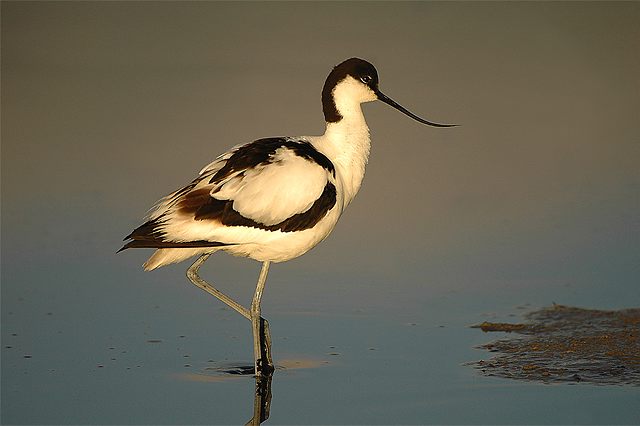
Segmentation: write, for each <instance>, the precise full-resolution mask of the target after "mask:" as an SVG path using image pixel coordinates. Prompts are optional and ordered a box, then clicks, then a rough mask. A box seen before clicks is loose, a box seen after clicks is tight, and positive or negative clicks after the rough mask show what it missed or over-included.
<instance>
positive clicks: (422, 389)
mask: <svg viewBox="0 0 640 426" xmlns="http://www.w3.org/2000/svg"><path fill="white" fill-rule="evenodd" d="M1 7H2V26H1V27H2V109H1V110H2V267H1V274H2V282H1V291H2V294H1V308H2V309H1V313H0V315H1V317H0V320H1V328H2V330H1V331H2V333H1V339H2V341H1V348H0V355H1V356H2V360H1V362H2V364H1V380H2V389H1V390H2V392H1V398H2V404H1V407H0V408H1V416H2V417H1V422H2V423H3V424H39V423H40V424H242V423H244V422H246V421H248V420H249V419H250V418H251V417H252V415H253V405H254V387H255V382H254V380H253V379H252V378H251V377H237V376H229V375H226V376H225V375H220V374H219V373H217V372H216V371H217V370H216V369H218V368H226V367H229V366H237V365H242V364H245V363H249V362H251V334H250V327H249V324H248V322H247V321H246V320H244V319H243V318H241V317H240V316H239V315H238V314H236V313H234V312H231V311H229V310H225V309H223V307H222V305H221V304H220V303H219V302H218V301H216V300H215V299H213V298H212V297H210V296H208V295H207V294H205V293H203V292H202V291H201V290H199V289H197V288H195V287H194V286H193V285H191V284H189V283H188V281H187V279H186V277H185V276H184V273H185V270H186V268H187V265H186V264H180V265H176V266H171V267H167V268H162V269H161V270H159V271H155V272H153V273H144V272H142V270H141V268H140V265H141V264H142V262H143V261H144V260H145V258H146V257H147V256H148V255H149V254H150V253H149V252H145V251H127V252H124V253H120V254H118V255H116V254H115V251H116V250H117V249H118V248H119V247H120V246H121V239H122V237H124V236H125V235H126V234H128V233H129V232H130V231H131V229H133V228H134V227H135V226H137V225H138V224H139V223H140V220H141V218H142V216H143V215H144V212H145V211H146V209H148V208H149V207H150V206H151V205H152V203H153V202H154V201H155V200H156V199H158V198H160V197H161V196H163V195H165V194H166V193H168V192H170V191H172V190H174V189H176V188H177V187H178V186H180V185H182V184H185V183H187V182H188V181H190V180H191V179H192V178H193V177H194V174H195V173H196V172H197V171H198V170H200V168H201V167H202V166H203V165H205V164H207V163H208V162H209V161H211V160H212V159H213V158H214V157H215V156H217V155H218V154H219V153H221V152H223V151H224V150H226V149H227V148H229V147H230V146H232V145H234V144H237V143H241V142H248V141H251V140H254V139H257V138H259V137H267V136H278V135H300V134H320V133H321V132H322V130H323V123H322V115H321V110H320V99H319V96H320V90H321V87H322V82H323V81H324V78H325V77H326V75H327V73H328V72H329V70H330V68H331V67H332V66H333V65H334V64H336V63H338V62H340V61H342V60H344V59H345V58H348V57H352V56H360V57H363V58H365V59H368V60H370V61H371V62H372V63H374V64H375V65H376V67H377V68H378V71H379V74H380V79H381V89H382V90H383V91H384V92H385V93H387V94H388V95H389V96H391V97H393V98H394V99H396V100H397V101H398V102H400V103H402V104H403V105H404V106H406V107H407V108H409V109H411V110H412V111H414V112H416V113H417V114H420V115H423V116H425V117H427V118H429V119H432V120H434V121H440V122H455V123H460V124H462V126H461V127H458V128H455V129H446V130H443V129H432V128H427V127H424V126H420V125H419V124H417V123H414V122H412V121H411V120H410V119H408V118H407V117H404V116H403V115H402V114H399V113H397V112H396V111H393V110H392V109H390V108H388V107H387V106H385V105H382V104H380V105H378V104H371V105H367V106H365V108H364V110H365V115H366V117H367V120H368V122H369V125H370V127H371V132H372V141H373V143H372V155H371V160H370V163H369V166H368V169H367V174H366V176H365V180H364V184H363V187H362V190H361V192H360V194H359V195H358V197H357V198H356V199H355V201H354V202H353V204H352V205H351V206H350V207H349V209H348V210H347V212H346V214H345V215H344V216H343V218H341V221H340V223H339V224H338V227H337V228H336V230H335V232H334V233H333V234H332V235H331V236H330V237H329V238H328V239H327V240H326V241H325V242H323V243H322V244H321V245H319V246H318V247H317V248H316V249H314V250H313V251H312V252H310V253H309V254H307V255H305V256H303V257H302V258H300V259H296V260H294V261H291V262H288V263H286V264H281V265H280V264H279V265H274V266H273V267H272V269H271V272H270V276H269V279H268V282H267V287H266V292H265V296H264V299H263V312H264V316H265V317H266V318H267V319H269V321H270V324H271V330H272V335H273V352H274V361H275V362H276V364H277V365H278V366H280V368H279V369H278V370H277V371H276V373H275V375H274V377H273V382H272V402H271V412H270V418H269V420H268V424H301V423H302V424H312V423H316V424H416V423H422V424H424V423H440V424H442V423H446V424H454V423H469V424H480V423H485V424H532V423H533V424H616V423H619V424H638V423H640V389H639V388H638V387H632V386H594V385H589V384H585V383H579V384H575V385H570V384H553V385H545V384H540V383H533V382H524V381H513V380H508V379H502V378H495V377H484V376H482V375H480V374H479V373H478V372H477V371H476V370H474V368H473V367H471V366H469V365H467V363H469V362H472V361H477V360H479V359H487V358H488V357H489V356H490V354H489V353H487V351H485V350H483V349H476V348H477V347H479V346H480V345H482V344H485V343H488V342H490V341H492V340H494V339H495V338H496V337H495V336H494V335H488V334H484V333H482V332H480V331H479V330H477V329H472V328H469V326H470V325H472V324H477V323H481V322H483V321H491V322H501V321H502V322H519V321H522V317H521V315H523V314H524V313H526V312H528V311H529V310H534V309H537V308H540V307H545V306H550V305H551V304H552V303H554V302H555V303H560V304H564V305H568V306H578V307H585V308H595V309H622V308H634V307H636V308H637V307H638V306H640V286H639V285H638V283H640V267H639V265H640V258H639V257H638V253H640V249H639V244H638V242H639V241H640V223H639V222H638V211H639V207H640V198H639V196H638V194H640V172H639V169H638V167H637V165H638V161H639V160H640V145H639V144H638V140H639V135H640V127H639V125H638V120H637V112H638V111H639V110H640V98H638V96H637V94H638V93H639V91H640V87H639V86H638V85H639V84H640V83H639V81H638V78H637V76H638V75H640V48H638V40H640V32H639V31H640V30H639V29H638V25H637V22H638V19H640V3H634V2H626V3H622V2H621V3H595V2H590V3H573V2H572V3H544V2H543V3H461V2H451V3H436V2H409V3H402V4H398V3H393V4H391V3H384V2H375V3H360V2H358V3H300V4H292V3H270V4H268V5H264V4H261V3H249V2H246V3H244V2H243V3H218V2H194V3H188V4H184V3H178V2H140V3H118V2H40V3H38V2H30V3H25V2H2V3H1ZM363 10H366V13H364V12H363ZM383 30H384V31H383ZM202 272H203V276H204V277H205V278H208V279H210V280H212V281H213V282H214V283H216V284H218V285H219V286H220V287H221V288H222V289H224V290H227V291H228V292H229V293H230V294H232V295H233V296H234V297H236V298H237V299H238V300H240V301H244V302H245V303H248V301H249V300H250V297H251V294H252V292H253V289H254V286H255V281H256V279H257V275H258V272H259V265H258V264H257V263H255V262H252V261H248V260H244V259H236V258H232V257H230V256H226V255H224V254H220V255H216V256H214V257H213V258H212V259H210V260H209V261H208V262H207V264H206V265H205V266H204V267H203V268H202Z"/></svg>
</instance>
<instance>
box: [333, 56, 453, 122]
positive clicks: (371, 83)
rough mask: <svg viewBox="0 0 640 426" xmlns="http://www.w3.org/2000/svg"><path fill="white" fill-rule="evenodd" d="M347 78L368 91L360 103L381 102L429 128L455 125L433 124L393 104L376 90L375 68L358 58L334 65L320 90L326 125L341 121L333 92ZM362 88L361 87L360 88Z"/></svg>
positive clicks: (395, 103)
mask: <svg viewBox="0 0 640 426" xmlns="http://www.w3.org/2000/svg"><path fill="white" fill-rule="evenodd" d="M348 77H351V78H353V79H354V80H355V81H357V82H359V83H361V84H362V85H364V86H366V87H367V88H369V89H370V92H369V91H368V90H366V89H365V88H364V87H363V89H365V92H369V93H370V94H371V97H369V96H364V97H362V98H360V102H368V101H373V100H376V99H378V100H381V101H382V102H384V103H386V104H387V105H390V106H392V107H394V108H395V109H397V110H398V111H400V112H402V113H404V114H406V115H408V116H409V117H411V118H413V119H414V120H416V121H419V122H420V123H423V124H428V125H430V126H435V127H452V126H455V124H438V123H433V122H431V121H427V120H425V119H424V118H420V117H418V116H417V115H415V114H413V113H412V112H410V111H408V110H407V109H406V108H404V107H403V106H402V105H400V104H398V103H397V102H395V101H394V100H393V99H391V98H389V97H388V96H386V95H385V94H384V93H382V92H381V91H380V89H379V88H378V83H379V79H378V71H377V70H376V68H375V67H374V66H373V65H372V64H371V63H369V62H367V61H365V60H364V59H360V58H351V59H347V60H346V61H344V62H341V63H340V64H338V65H336V66H335V67H334V68H333V70H332V71H331V73H329V76H328V77H327V80H326V81H325V83H324V87H323V88H322V110H323V112H324V117H325V120H326V122H327V123H336V122H338V121H340V120H342V115H341V114H340V112H339V111H338V108H337V107H336V101H335V98H334V90H335V88H336V86H337V85H338V84H340V82H342V81H343V80H345V79H347V78H348ZM360 87H362V86H360Z"/></svg>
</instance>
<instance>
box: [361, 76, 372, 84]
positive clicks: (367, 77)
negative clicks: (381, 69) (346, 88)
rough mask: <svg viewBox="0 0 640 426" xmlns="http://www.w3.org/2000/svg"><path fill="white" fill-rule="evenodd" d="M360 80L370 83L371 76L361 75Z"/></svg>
mask: <svg viewBox="0 0 640 426" xmlns="http://www.w3.org/2000/svg"><path fill="white" fill-rule="evenodd" d="M360 81H361V82H363V83H364V84H369V83H370V82H371V76H370V75H363V76H362V77H360Z"/></svg>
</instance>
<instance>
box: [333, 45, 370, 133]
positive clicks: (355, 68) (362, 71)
mask: <svg viewBox="0 0 640 426" xmlns="http://www.w3.org/2000/svg"><path fill="white" fill-rule="evenodd" d="M347 77H353V78H354V79H355V80H357V81H360V82H361V83H363V84H364V85H366V86H368V87H369V88H370V89H371V90H373V91H374V93H375V92H376V91H377V90H378V71H377V70H376V68H375V67H374V66H373V65H371V64H370V63H369V62H367V61H365V60H364V59H360V58H351V59H347V60H346V61H344V62H341V63H339V64H338V65H336V66H335V67H334V68H333V70H331V73H329V76H328V77H327V80H326V81H325V82H324V87H323V88H322V109H323V112H324V117H325V120H326V121H327V123H335V122H338V121H340V120H341V119H342V116H341V115H340V113H339V112H338V110H337V108H336V105H335V101H334V99H333V89H335V87H336V86H337V85H338V83H340V82H341V81H342V80H344V79H345V78H347Z"/></svg>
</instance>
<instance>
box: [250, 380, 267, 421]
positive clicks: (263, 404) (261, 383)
mask: <svg viewBox="0 0 640 426" xmlns="http://www.w3.org/2000/svg"><path fill="white" fill-rule="evenodd" d="M271 377H272V376H271V374H268V375H264V374H259V375H257V376H256V391H255V394H254V397H253V417H252V418H251V420H249V421H248V422H247V423H246V424H247V425H255V426H257V425H259V424H260V423H262V422H264V421H265V420H267V419H268V418H269V411H270V409H271Z"/></svg>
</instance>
